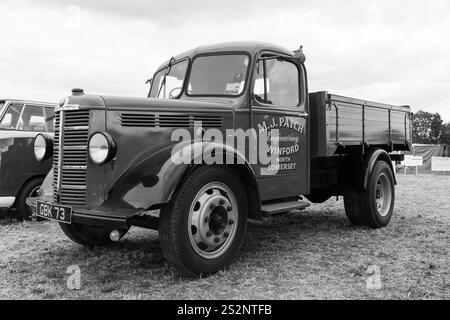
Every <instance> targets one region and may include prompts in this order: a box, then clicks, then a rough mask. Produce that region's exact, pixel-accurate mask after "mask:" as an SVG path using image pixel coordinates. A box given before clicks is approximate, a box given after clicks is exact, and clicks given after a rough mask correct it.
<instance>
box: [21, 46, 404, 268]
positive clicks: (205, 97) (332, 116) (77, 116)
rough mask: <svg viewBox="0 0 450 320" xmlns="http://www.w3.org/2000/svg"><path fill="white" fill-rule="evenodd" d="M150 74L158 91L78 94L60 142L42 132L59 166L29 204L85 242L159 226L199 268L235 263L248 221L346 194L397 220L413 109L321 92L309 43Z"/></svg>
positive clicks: (179, 259) (373, 217) (66, 110)
mask: <svg viewBox="0 0 450 320" xmlns="http://www.w3.org/2000/svg"><path fill="white" fill-rule="evenodd" d="M150 82H151V85H150V91H149V93H148V97H147V98H125V97H110V96H98V95H89V94H85V93H84V91H83V90H82V89H74V90H72V95H71V96H69V97H67V98H65V99H64V100H62V101H61V102H60V104H59V107H57V109H56V121H55V133H54V134H55V139H54V143H53V141H52V139H51V138H50V137H48V136H46V135H45V134H43V135H40V136H38V137H37V138H36V140H35V150H36V156H37V158H38V159H39V160H41V161H44V160H45V159H47V158H48V157H50V156H51V155H54V163H53V170H52V171H51V172H50V173H49V175H48V176H47V180H46V183H44V186H43V187H42V188H41V190H40V196H39V197H38V198H30V199H29V200H28V204H29V205H30V207H31V208H32V209H33V210H35V212H36V214H37V215H38V216H40V217H45V218H48V219H52V220H56V221H58V222H59V224H60V226H61V228H62V230H63V231H64V233H65V234H66V235H67V236H68V237H69V238H70V239H72V240H73V241H75V242H77V243H79V244H82V245H85V246H99V245H107V244H110V243H112V242H115V241H118V240H119V239H120V238H121V237H123V236H124V235H125V234H126V232H127V231H128V230H129V228H130V227H132V226H139V227H145V228H151V229H154V230H158V231H159V238H160V243H161V248H162V252H163V255H164V257H165V259H166V260H167V262H168V263H169V264H170V265H172V266H174V267H176V268H177V269H178V270H179V272H180V273H181V274H186V275H199V274H201V273H206V274H208V273H213V272H216V271H218V270H221V269H223V268H224V267H226V266H227V265H228V264H229V263H230V262H231V260H232V259H233V257H234V256H235V254H236V252H237V251H238V250H239V248H240V246H241V244H242V243H243V241H244V236H245V232H246V224H247V219H261V217H263V216H266V215H271V214H281V213H284V212H288V211H290V210H293V209H305V208H306V207H308V206H309V204H310V202H313V203H321V202H324V201H326V200H327V199H329V198H330V197H332V196H343V197H344V206H345V212H346V214H347V217H348V219H349V220H350V222H351V223H352V224H354V225H367V226H370V227H373V228H380V227H384V226H386V225H387V224H388V223H389V221H390V219H391V216H392V213H393V209H394V198H395V196H394V195H395V189H394V185H395V184H396V180H395V175H394V170H393V165H392V162H393V161H398V160H402V159H401V156H400V155H399V154H395V153H394V152H395V151H399V150H409V149H410V148H411V112H410V108H409V107H407V106H393V105H387V104H381V103H374V102H369V101H366V100H358V99H352V98H347V97H342V96H338V95H333V94H329V93H327V92H317V93H308V81H307V74H306V68H305V56H304V54H303V52H302V50H296V51H289V50H286V49H283V48H281V47H278V46H275V45H271V44H265V43H255V42H242V43H226V44H218V45H211V46H203V47H199V48H196V49H193V50H190V51H187V52H185V53H182V54H179V55H177V56H174V57H172V58H171V59H170V60H168V61H167V62H165V63H164V64H162V66H161V67H160V68H159V69H158V71H157V72H156V73H155V75H154V77H153V78H152V80H151V81H150ZM224 139H225V140H226V141H224ZM237 140H240V142H241V144H239V143H237V142H236V141H237ZM235 142H236V143H235ZM242 142H248V143H244V144H243V145H244V146H243V147H242ZM255 143H256V146H255ZM258 148H259V149H260V150H262V152H261V151H260V150H257V149H258ZM255 154H259V157H255ZM255 158H256V160H255ZM267 159H270V161H267ZM211 160H214V161H211ZM263 160H264V161H263ZM305 198H307V199H309V201H310V202H308V201H307V200H306V199H305Z"/></svg>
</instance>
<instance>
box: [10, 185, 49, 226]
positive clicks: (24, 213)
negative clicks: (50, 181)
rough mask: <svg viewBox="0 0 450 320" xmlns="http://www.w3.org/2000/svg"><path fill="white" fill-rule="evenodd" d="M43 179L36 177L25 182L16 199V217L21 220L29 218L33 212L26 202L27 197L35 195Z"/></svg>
mask: <svg viewBox="0 0 450 320" xmlns="http://www.w3.org/2000/svg"><path fill="white" fill-rule="evenodd" d="M42 181H44V179H41V178H36V179H33V180H31V181H29V182H27V183H26V184H25V186H24V187H23V188H22V190H21V191H20V194H19V196H18V197H17V200H16V208H17V213H18V218H19V219H23V220H31V216H32V214H33V212H32V211H31V209H30V207H29V206H28V205H27V204H26V202H25V201H26V200H27V198H32V197H37V196H38V191H39V188H40V187H41V185H42Z"/></svg>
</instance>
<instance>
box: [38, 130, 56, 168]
mask: <svg viewBox="0 0 450 320" xmlns="http://www.w3.org/2000/svg"><path fill="white" fill-rule="evenodd" d="M52 154H53V140H52V138H50V137H48V136H45V135H43V134H38V135H37V136H36V138H35V139H34V156H35V158H36V160H37V161H39V162H43V161H45V160H47V159H48V158H50V157H51V155H52Z"/></svg>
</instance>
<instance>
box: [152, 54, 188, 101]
mask: <svg viewBox="0 0 450 320" xmlns="http://www.w3.org/2000/svg"><path fill="white" fill-rule="evenodd" d="M187 67H188V60H182V61H178V62H175V63H173V64H172V66H166V67H165V68H164V69H162V70H160V71H158V72H157V73H156V74H155V76H154V77H153V82H152V89H151V90H150V94H149V97H150V98H159V99H174V98H177V97H178V96H179V95H180V93H181V90H182V88H183V82H184V78H185V77H186V71H187ZM167 72H168V73H167ZM166 74H167V76H166V79H165V80H164V75H166Z"/></svg>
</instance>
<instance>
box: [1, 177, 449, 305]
mask: <svg viewBox="0 0 450 320" xmlns="http://www.w3.org/2000/svg"><path fill="white" fill-rule="evenodd" d="M398 179H399V185H398V187H397V203H396V210H395V213H394V217H393V220H392V222H391V224H390V225H389V227H387V228H385V229H381V230H371V229H367V228H355V227H351V226H350V225H349V223H348V222H347V220H346V218H345V214H344V211H343V205H342V201H339V202H336V201H335V200H330V201H328V202H327V203H326V204H323V205H317V206H313V207H311V208H310V209H308V210H307V211H303V212H293V213H290V214H288V215H284V216H278V217H272V218H270V219H267V220H264V221H262V222H255V223H251V224H250V225H249V230H248V234H247V238H246V242H245V244H244V247H243V248H242V250H241V251H240V254H239V256H238V257H237V258H236V260H235V261H234V263H233V264H232V266H231V267H230V268H229V269H228V270H226V271H223V272H220V273H218V274H216V275H214V276H210V277H207V278H200V279H181V278H180V277H179V276H177V275H176V274H174V273H173V271H172V270H171V269H170V268H168V267H167V266H165V264H164V261H163V260H162V257H161V251H160V248H159V245H158V234H157V233H156V232H153V231H148V230H143V229H138V228H136V229H133V230H132V231H131V232H130V233H129V234H128V235H127V236H126V237H125V239H123V240H122V241H120V242H119V243H118V244H117V245H116V246H113V247H108V248H95V249H86V248H83V247H81V246H78V245H76V244H74V243H72V242H71V241H70V240H68V239H67V238H66V237H65V236H64V235H63V233H62V232H61V231H60V230H59V227H58V225H57V224H55V223H52V222H24V223H19V222H11V221H6V220H2V221H1V222H0V233H1V239H2V242H1V243H0V299H25V298H31V299H60V298H61V299H85V298H87V299H220V298H224V299H230V298H231V299H380V298H393V299H449V298H450V257H449V244H450V236H449V232H450V191H449V190H450V176H437V175H423V176H419V177H415V176H402V175H400V176H399V177H398ZM70 265H78V266H79V267H80V269H81V282H82V283H81V285H82V288H81V290H78V291H70V290H68V289H67V287H66V278H67V275H66V274H65V272H66V269H67V267H68V266H70ZM370 265H378V266H379V267H380V268H381V274H382V275H381V276H382V285H383V288H382V289H381V290H373V289H372V290H369V289H366V279H367V277H368V275H367V273H366V270H367V268H368V266H370Z"/></svg>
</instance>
